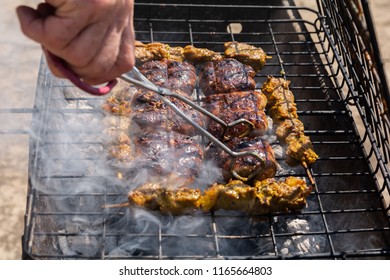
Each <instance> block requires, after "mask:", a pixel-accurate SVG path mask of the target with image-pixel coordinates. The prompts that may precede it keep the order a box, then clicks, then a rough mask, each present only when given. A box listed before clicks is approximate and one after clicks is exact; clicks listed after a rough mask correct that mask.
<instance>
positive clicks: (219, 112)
mask: <svg viewBox="0 0 390 280" xmlns="http://www.w3.org/2000/svg"><path fill="white" fill-rule="evenodd" d="M266 103H267V98H266V97H265V95H264V94H262V93H261V91H257V90H255V91H242V92H232V93H222V94H212V95H209V96H207V97H206V98H205V99H204V108H205V109H206V110H208V111H209V112H211V113H212V114H214V115H215V116H217V117H219V118H220V119H222V120H223V121H225V122H226V123H227V124H229V123H231V122H233V121H236V120H238V119H241V118H242V119H246V120H247V121H249V122H251V123H252V124H253V131H252V133H251V135H263V134H264V133H265V131H266V130H267V129H268V121H267V117H266V115H265V113H264V108H265V106H266ZM247 129H248V124H238V125H235V126H233V127H230V128H228V129H227V131H224V128H223V127H222V126H221V125H220V124H218V123H217V122H215V121H213V120H209V121H208V124H207V130H208V131H209V132H210V133H212V134H213V135H214V136H216V137H217V138H222V136H225V138H228V139H230V138H232V137H240V136H242V135H243V134H244V133H245V132H246V131H247Z"/></svg>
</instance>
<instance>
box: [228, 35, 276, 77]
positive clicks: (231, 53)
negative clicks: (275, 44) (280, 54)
mask: <svg viewBox="0 0 390 280" xmlns="http://www.w3.org/2000/svg"><path fill="white" fill-rule="evenodd" d="M224 47H225V57H230V58H235V59H237V60H238V61H240V62H242V63H243V64H246V65H250V66H252V68H253V69H254V70H255V71H256V72H258V71H260V70H261V69H262V68H263V67H264V66H265V63H266V60H267V59H270V58H271V57H270V56H267V54H266V53H265V52H264V50H263V49H262V48H259V47H255V46H252V45H248V44H245V43H239V42H226V43H225V44H224Z"/></svg>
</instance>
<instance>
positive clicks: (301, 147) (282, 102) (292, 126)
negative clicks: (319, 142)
mask: <svg viewBox="0 0 390 280" xmlns="http://www.w3.org/2000/svg"><path fill="white" fill-rule="evenodd" d="M289 84H290V82H289V81H286V80H285V79H282V78H275V77H271V76H269V77H268V78H267V80H266V81H265V82H264V84H263V87H262V91H263V93H264V94H265V95H266V96H267V99H268V103H267V111H268V112H269V115H270V116H271V118H272V119H273V120H274V123H275V125H276V136H277V138H278V140H279V141H280V142H281V143H282V144H284V145H285V146H286V155H287V159H286V162H287V163H288V164H289V165H293V166H294V165H298V164H302V165H304V166H311V165H312V164H313V163H314V162H315V161H316V160H317V158H318V155H317V154H316V153H315V152H314V151H313V144H312V143H311V141H310V138H309V137H308V136H306V135H305V134H304V127H303V124H302V122H300V121H299V120H298V114H297V109H296V104H295V103H294V102H293V101H294V96H293V93H292V92H291V91H290V90H289Z"/></svg>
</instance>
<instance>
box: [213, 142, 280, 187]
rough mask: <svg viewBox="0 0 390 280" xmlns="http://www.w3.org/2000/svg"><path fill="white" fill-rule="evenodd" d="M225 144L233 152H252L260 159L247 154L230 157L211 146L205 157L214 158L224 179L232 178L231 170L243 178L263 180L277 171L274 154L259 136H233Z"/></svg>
mask: <svg viewBox="0 0 390 280" xmlns="http://www.w3.org/2000/svg"><path fill="white" fill-rule="evenodd" d="M225 144H226V146H227V147H228V148H229V149H231V150H232V151H234V152H246V151H249V152H253V153H256V154H257V155H259V156H260V158H261V159H262V161H261V160H259V159H258V158H256V157H254V156H252V155H248V156H240V157H237V158H233V157H231V156H230V155H229V154H227V153H226V152H225V151H223V150H221V149H219V148H216V147H214V146H211V147H210V148H209V150H208V151H207V154H206V157H207V158H210V159H214V160H215V162H216V164H217V165H218V166H220V167H221V169H222V174H223V176H224V178H225V179H226V180H229V179H231V178H232V171H234V172H235V173H236V174H237V175H238V176H240V177H242V179H243V180H246V179H248V180H251V181H253V180H264V179H266V178H272V177H274V176H275V173H276V171H277V163H276V160H275V155H274V152H273V150H272V147H271V146H270V144H269V143H268V142H267V141H265V140H263V139H261V138H260V137H244V138H237V137H236V138H233V139H232V140H230V141H228V142H226V143H225Z"/></svg>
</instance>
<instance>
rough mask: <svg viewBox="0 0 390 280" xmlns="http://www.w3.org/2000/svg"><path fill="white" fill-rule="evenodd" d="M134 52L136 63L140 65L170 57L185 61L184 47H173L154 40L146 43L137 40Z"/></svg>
mask: <svg viewBox="0 0 390 280" xmlns="http://www.w3.org/2000/svg"><path fill="white" fill-rule="evenodd" d="M134 53H135V59H136V65H140V64H142V63H145V62H147V61H152V60H162V59H165V58H166V59H170V60H175V61H183V60H184V56H183V48H182V47H171V46H170V45H168V44H163V43H159V42H152V43H148V44H144V43H142V42H140V41H136V42H135V45H134Z"/></svg>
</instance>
